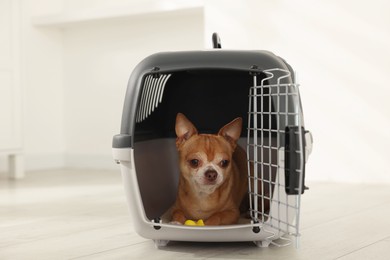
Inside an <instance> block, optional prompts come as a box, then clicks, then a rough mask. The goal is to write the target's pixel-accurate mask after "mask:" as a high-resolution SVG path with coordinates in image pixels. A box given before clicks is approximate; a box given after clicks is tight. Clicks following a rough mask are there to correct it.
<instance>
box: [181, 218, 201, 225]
mask: <svg viewBox="0 0 390 260" xmlns="http://www.w3.org/2000/svg"><path fill="white" fill-rule="evenodd" d="M184 225H186V226H204V223H203V220H202V219H199V220H198V221H197V222H195V221H193V220H191V219H187V220H186V222H184Z"/></svg>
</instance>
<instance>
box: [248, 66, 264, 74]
mask: <svg viewBox="0 0 390 260" xmlns="http://www.w3.org/2000/svg"><path fill="white" fill-rule="evenodd" d="M260 73H261V70H260V68H259V66H257V65H252V66H251V67H250V68H249V75H251V76H257V75H259V74H260Z"/></svg>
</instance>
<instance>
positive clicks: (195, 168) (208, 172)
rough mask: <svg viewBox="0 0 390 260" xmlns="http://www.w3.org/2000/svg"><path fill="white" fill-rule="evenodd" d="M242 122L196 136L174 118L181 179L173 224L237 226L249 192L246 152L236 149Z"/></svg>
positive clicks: (191, 127)
mask: <svg viewBox="0 0 390 260" xmlns="http://www.w3.org/2000/svg"><path fill="white" fill-rule="evenodd" d="M241 128H242V119H241V118H236V119H234V120H233V121H231V122H230V123H229V124H227V125H225V126H224V127H222V128H221V129H220V130H219V132H218V134H217V135H211V134H199V133H198V130H197V129H196V128H195V126H194V125H193V124H192V123H191V122H190V121H189V120H188V119H187V118H186V117H185V116H184V115H183V114H181V113H179V114H178V115H177V117H176V126H175V131H176V135H177V139H176V147H177V150H178V152H179V164H180V165H179V167H180V178H179V187H178V194H177V198H176V202H175V204H174V206H173V208H172V221H171V223H175V224H184V222H185V221H186V220H187V219H191V220H199V219H202V220H204V223H205V225H230V224H236V223H237V222H238V220H239V217H240V209H239V208H240V204H241V202H242V201H243V198H244V197H245V195H246V194H247V191H248V179H247V176H248V168H247V158H246V152H245V150H244V149H243V148H241V147H240V146H238V145H237V140H238V139H239V138H240V135H241Z"/></svg>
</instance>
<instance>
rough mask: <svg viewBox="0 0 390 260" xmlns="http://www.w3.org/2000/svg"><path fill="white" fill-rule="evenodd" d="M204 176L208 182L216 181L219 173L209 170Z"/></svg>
mask: <svg viewBox="0 0 390 260" xmlns="http://www.w3.org/2000/svg"><path fill="white" fill-rule="evenodd" d="M204 176H205V177H206V179H207V180H208V181H215V179H217V176H218V173H217V172H216V171H213V170H208V171H206V172H205V173H204Z"/></svg>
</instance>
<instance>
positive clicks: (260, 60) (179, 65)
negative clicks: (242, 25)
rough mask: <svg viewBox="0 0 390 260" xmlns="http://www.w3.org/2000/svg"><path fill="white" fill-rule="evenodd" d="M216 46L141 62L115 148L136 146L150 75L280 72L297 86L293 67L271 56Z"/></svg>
mask: <svg viewBox="0 0 390 260" xmlns="http://www.w3.org/2000/svg"><path fill="white" fill-rule="evenodd" d="M215 46H216V47H217V49H213V50H202V51H179V52H161V53H156V54H152V55H150V56H148V57H146V58H145V59H144V60H142V61H141V62H140V63H139V64H138V65H137V66H136V67H135V69H134V70H133V72H132V74H131V76H130V79H129V82H128V87H127V92H126V96H125V102H124V107H123V113H122V123H121V132H120V134H119V135H116V136H114V139H113V147H114V148H125V147H132V145H133V133H134V128H135V124H136V122H135V120H134V119H135V118H136V111H137V104H138V102H139V96H140V93H141V92H142V84H143V82H144V80H145V77H146V76H148V75H153V76H154V77H159V76H160V75H163V74H169V73H173V72H179V71H195V70H234V71H242V72H245V71H246V72H248V73H249V74H251V75H253V74H261V73H262V71H265V70H268V69H274V68H277V69H281V70H284V71H290V72H291V73H290V76H289V77H288V78H285V79H284V80H285V83H294V73H293V69H292V68H291V66H290V65H289V64H288V63H287V62H285V60H284V59H282V58H280V57H278V56H276V55H274V54H273V53H272V52H269V51H256V50H252V51H241V50H222V49H219V48H218V47H219V46H220V42H219V41H218V38H217V41H216V42H215ZM249 74H248V75H249ZM273 80H274V79H270V84H272V83H273V82H272V81H273ZM275 81H276V79H275ZM275 84H276V82H275Z"/></svg>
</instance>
